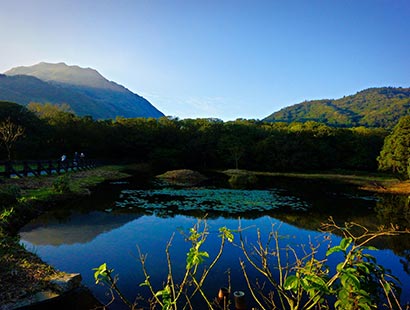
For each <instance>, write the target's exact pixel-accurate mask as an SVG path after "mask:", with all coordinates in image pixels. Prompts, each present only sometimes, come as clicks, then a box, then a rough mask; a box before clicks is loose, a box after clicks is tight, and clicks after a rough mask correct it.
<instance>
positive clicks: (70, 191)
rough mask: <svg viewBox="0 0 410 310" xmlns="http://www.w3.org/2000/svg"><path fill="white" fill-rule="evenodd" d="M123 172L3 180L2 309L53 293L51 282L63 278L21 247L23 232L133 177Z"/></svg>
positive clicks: (102, 169)
mask: <svg viewBox="0 0 410 310" xmlns="http://www.w3.org/2000/svg"><path fill="white" fill-rule="evenodd" d="M122 169H123V167H120V166H105V167H100V168H96V169H93V170H87V171H81V172H75V173H70V174H66V175H61V176H42V177H29V178H22V179H7V180H1V183H0V193H2V194H3V196H4V197H6V198H5V199H2V201H1V202H0V279H1V281H0V306H1V305H5V304H9V303H14V302H16V301H17V300H20V299H23V298H27V297H29V296H31V295H33V294H35V293H37V292H39V291H43V290H45V289H53V287H51V286H50V283H49V280H50V279H51V278H53V277H55V276H57V275H58V274H59V272H58V271H56V270H54V269H53V268H52V267H51V266H49V265H47V264H45V263H44V262H42V261H41V260H40V259H39V258H38V257H37V256H36V255H34V254H32V253H30V252H28V251H26V249H24V248H23V247H22V246H21V245H20V244H19V238H18V237H17V235H16V234H17V232H18V231H19V229H20V228H21V227H22V226H23V225H24V224H26V223H27V222H28V221H29V220H30V219H32V218H34V217H36V216H38V215H39V214H41V213H43V212H45V211H47V210H50V209H52V208H56V207H58V205H59V203H61V202H62V201H64V200H66V199H72V198H73V197H79V196H81V195H88V194H89V193H90V192H91V190H92V187H93V186H95V185H97V184H99V183H101V182H103V181H105V180H115V179H122V178H125V177H127V176H129V175H128V174H125V173H123V172H121V170H122ZM0 308H1V307H0Z"/></svg>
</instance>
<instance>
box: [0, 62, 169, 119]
mask: <svg viewBox="0 0 410 310" xmlns="http://www.w3.org/2000/svg"><path fill="white" fill-rule="evenodd" d="M4 76H5V77H8V78H9V79H5V78H4V77H3V78H2V79H0V90H2V91H1V92H0V100H9V101H15V102H17V103H20V104H23V105H27V104H28V103H29V102H33V101H34V102H40V103H46V102H50V103H67V104H69V105H70V106H71V108H72V109H73V111H74V112H75V113H76V114H78V115H80V116H84V115H90V116H92V117H94V118H98V119H101V118H111V119H114V118H115V117H117V116H122V117H154V118H158V117H162V116H164V114H163V113H162V112H160V111H159V110H158V109H156V108H155V107H154V106H153V105H152V104H151V103H150V102H149V101H148V100H146V99H145V98H143V97H141V96H139V95H138V94H135V93H133V92H131V91H130V90H128V89H127V88H125V87H124V86H122V85H120V84H117V83H115V82H113V81H109V80H108V79H106V78H105V77H104V76H102V75H101V74H100V73H99V72H98V71H97V70H95V69H92V68H81V67H79V66H77V65H73V66H69V65H67V64H65V63H63V62H60V63H57V64H52V63H46V62H41V63H39V64H36V65H33V66H19V67H15V68H12V69H10V70H8V71H6V72H5V75H4ZM25 76H27V77H34V78H36V79H37V80H27V78H24V77H25ZM13 77H14V79H13ZM41 82H42V83H41ZM24 83H28V84H29V85H24ZM43 83H46V84H47V85H46V84H43ZM32 84H35V85H36V86H35V87H38V88H39V89H41V90H43V92H39V91H38V90H36V89H35V87H34V85H32ZM30 85H32V86H31V87H30ZM16 98H17V99H16ZM62 100H64V101H62ZM27 101H29V102H27Z"/></svg>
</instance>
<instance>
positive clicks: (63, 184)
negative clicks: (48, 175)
mask: <svg viewBox="0 0 410 310" xmlns="http://www.w3.org/2000/svg"><path fill="white" fill-rule="evenodd" d="M70 183H71V180H70V175H69V174H63V175H60V176H59V177H57V178H56V179H55V180H54V182H53V190H54V191H55V192H56V193H59V194H63V193H68V192H70V191H71V189H70Z"/></svg>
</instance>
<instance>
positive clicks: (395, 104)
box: [264, 87, 410, 128]
mask: <svg viewBox="0 0 410 310" xmlns="http://www.w3.org/2000/svg"><path fill="white" fill-rule="evenodd" d="M409 114H410V88H394V87H382V88H369V89H366V90H363V91H360V92H358V93H357V94H355V95H351V96H347V97H343V98H340V99H330V100H312V101H305V102H302V103H299V104H296V105H293V106H290V107H286V108H284V109H282V110H280V111H278V112H275V113H273V114H271V115H269V116H268V117H266V118H265V119H264V121H269V122H306V121H317V122H321V123H325V124H328V125H332V126H340V127H351V126H367V127H385V128H391V127H393V126H394V125H395V124H396V123H397V121H398V120H399V118H400V117H402V116H404V115H409Z"/></svg>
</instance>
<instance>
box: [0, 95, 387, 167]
mask: <svg viewBox="0 0 410 310" xmlns="http://www.w3.org/2000/svg"><path fill="white" fill-rule="evenodd" d="M6 120H9V121H10V122H12V123H13V124H15V125H16V126H20V127H21V128H22V129H23V132H24V134H23V135H22V136H21V137H19V139H17V140H16V141H15V143H14V144H13V148H12V150H11V155H10V156H11V157H12V158H13V159H52V158H59V157H60V156H61V155H62V154H67V156H69V157H70V156H72V155H73V154H74V152H84V153H85V154H86V156H87V157H90V158H98V159H103V160H107V161H108V160H112V161H117V162H118V161H125V162H144V163H149V164H151V166H152V167H154V168H156V169H157V170H164V169H177V168H191V169H220V168H222V169H227V168H239V169H251V170H263V171H313V170H329V169H350V170H366V171H375V170H376V169H377V167H378V161H377V157H378V156H379V154H380V151H381V149H382V147H383V143H384V139H385V137H386V136H387V135H388V132H387V131H386V130H385V129H381V128H379V129H377V128H376V129H374V128H373V129H370V128H365V127H357V128H333V127H330V126H327V125H325V124H321V123H317V122H306V123H297V122H295V123H290V124H287V123H268V122H263V121H258V120H246V119H237V120H235V121H227V122H223V121H222V120H219V119H212V118H207V119H182V120H181V119H178V118H171V117H162V118H159V119H155V118H121V117H117V118H116V119H115V120H94V119H92V118H91V117H89V116H84V117H79V116H76V115H75V114H74V113H72V112H71V111H70V108H69V107H68V106H65V105H60V106H59V105H52V104H38V103H31V104H29V105H28V107H27V108H26V107H24V106H21V105H17V104H14V103H10V102H0V122H3V123H4V122H5V121H6ZM3 146H4V143H3ZM7 158H8V153H7V150H6V148H5V147H2V148H1V150H0V160H6V159H7Z"/></svg>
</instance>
